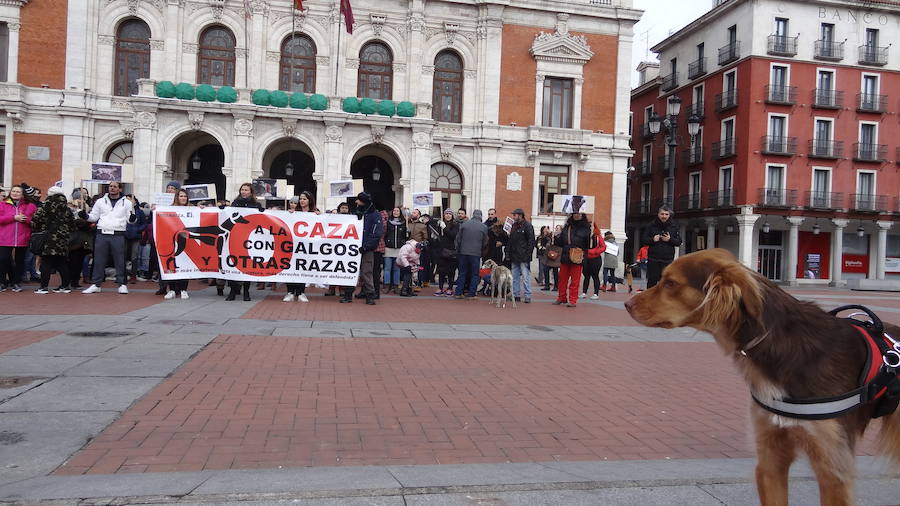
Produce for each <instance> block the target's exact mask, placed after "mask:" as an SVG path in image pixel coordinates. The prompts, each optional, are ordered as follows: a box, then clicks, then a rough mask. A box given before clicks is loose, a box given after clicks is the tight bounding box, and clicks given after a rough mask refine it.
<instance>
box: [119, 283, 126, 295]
mask: <svg viewBox="0 0 900 506" xmlns="http://www.w3.org/2000/svg"><path fill="white" fill-rule="evenodd" d="M119 293H120V294H122V295H126V294H127V293H128V287H127V286H125V285H119Z"/></svg>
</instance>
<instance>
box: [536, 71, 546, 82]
mask: <svg viewBox="0 0 900 506" xmlns="http://www.w3.org/2000/svg"><path fill="white" fill-rule="evenodd" d="M546 77H547V75H546V74H544V73H543V72H538V73H537V74H535V75H534V80H535V81H537V82H538V84H540V83H542V82H544V79H545V78H546Z"/></svg>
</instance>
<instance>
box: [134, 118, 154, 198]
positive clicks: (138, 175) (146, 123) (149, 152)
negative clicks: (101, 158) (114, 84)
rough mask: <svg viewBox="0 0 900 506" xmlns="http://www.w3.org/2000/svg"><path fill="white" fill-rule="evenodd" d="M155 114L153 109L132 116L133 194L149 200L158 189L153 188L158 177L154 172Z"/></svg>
mask: <svg viewBox="0 0 900 506" xmlns="http://www.w3.org/2000/svg"><path fill="white" fill-rule="evenodd" d="M157 125H158V122H157V112H156V110H155V109H148V110H142V111H141V110H139V111H137V112H136V114H135V115H134V123H133V127H134V134H133V137H134V142H133V143H132V149H133V151H132V157H133V158H132V162H131V163H132V165H133V170H134V193H135V194H137V195H143V196H145V198H150V197H152V196H153V194H154V193H155V192H158V191H160V189H159V188H158V187H156V186H154V183H155V180H156V179H157V178H158V177H159V176H158V175H156V174H155V172H156V135H157V132H158V129H157Z"/></svg>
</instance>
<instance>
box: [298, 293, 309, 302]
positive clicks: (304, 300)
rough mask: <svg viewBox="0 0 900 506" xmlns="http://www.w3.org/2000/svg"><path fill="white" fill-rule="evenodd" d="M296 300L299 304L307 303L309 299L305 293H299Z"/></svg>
mask: <svg viewBox="0 0 900 506" xmlns="http://www.w3.org/2000/svg"><path fill="white" fill-rule="evenodd" d="M297 300H298V301H300V302H309V299H308V298H307V297H306V294H305V293H301V294H300V295H298V296H297Z"/></svg>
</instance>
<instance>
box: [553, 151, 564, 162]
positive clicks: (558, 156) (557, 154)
mask: <svg viewBox="0 0 900 506" xmlns="http://www.w3.org/2000/svg"><path fill="white" fill-rule="evenodd" d="M562 158H563V152H562V151H554V152H553V159H554V160H556V161H557V162H558V161H560V160H562Z"/></svg>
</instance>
